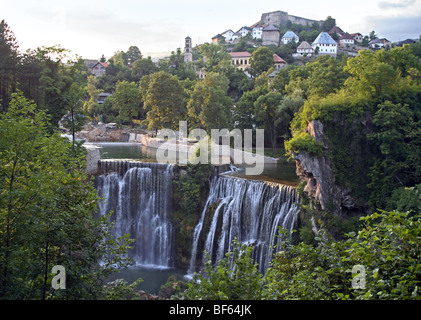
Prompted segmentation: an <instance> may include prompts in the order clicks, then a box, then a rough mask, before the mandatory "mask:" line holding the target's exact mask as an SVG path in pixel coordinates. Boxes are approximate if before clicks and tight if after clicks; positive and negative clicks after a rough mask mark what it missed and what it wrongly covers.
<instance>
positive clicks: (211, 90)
mask: <svg viewBox="0 0 421 320" xmlns="http://www.w3.org/2000/svg"><path fill="white" fill-rule="evenodd" d="M228 83H229V80H228V78H227V77H225V76H223V75H220V74H217V73H213V72H210V73H208V74H207V75H206V78H205V79H204V80H203V81H198V82H197V83H196V84H195V86H194V88H193V91H192V92H191V95H190V99H189V101H188V103H187V111H188V115H189V123H190V125H191V126H193V127H196V126H198V127H200V128H204V129H205V130H207V131H208V132H209V133H210V130H211V129H223V128H228V123H229V112H230V108H231V106H232V100H231V99H230V98H229V97H228V96H227V91H228Z"/></svg>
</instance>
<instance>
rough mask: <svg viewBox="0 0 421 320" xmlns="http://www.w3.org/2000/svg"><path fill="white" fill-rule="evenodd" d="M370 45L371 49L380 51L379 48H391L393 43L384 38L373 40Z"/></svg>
mask: <svg viewBox="0 0 421 320" xmlns="http://www.w3.org/2000/svg"><path fill="white" fill-rule="evenodd" d="M368 45H369V46H370V48H371V49H379V48H386V47H391V45H392V43H391V42H390V41H389V40H387V39H386V38H383V39H373V40H371V41H370V42H369V43H368Z"/></svg>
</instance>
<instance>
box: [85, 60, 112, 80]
mask: <svg viewBox="0 0 421 320" xmlns="http://www.w3.org/2000/svg"><path fill="white" fill-rule="evenodd" d="M107 67H108V63H105V62H99V61H97V62H96V63H94V64H92V65H91V66H90V67H89V69H90V71H91V72H92V73H93V74H94V75H95V77H99V76H102V75H103V74H105V71H106V69H107Z"/></svg>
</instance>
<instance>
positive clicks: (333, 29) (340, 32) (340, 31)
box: [328, 26, 345, 37]
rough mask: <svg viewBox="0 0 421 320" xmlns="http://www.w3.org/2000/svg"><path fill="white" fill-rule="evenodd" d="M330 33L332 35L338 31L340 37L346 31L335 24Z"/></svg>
mask: <svg viewBox="0 0 421 320" xmlns="http://www.w3.org/2000/svg"><path fill="white" fill-rule="evenodd" d="M328 33H329V34H330V35H332V36H333V35H334V34H335V33H336V34H337V35H338V37H340V36H342V35H344V34H345V32H344V31H343V30H342V29H341V28H339V27H338V26H334V27H333V28H332V29H330V30H329V32H328Z"/></svg>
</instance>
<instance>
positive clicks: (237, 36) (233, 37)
mask: <svg viewBox="0 0 421 320" xmlns="http://www.w3.org/2000/svg"><path fill="white" fill-rule="evenodd" d="M240 38H241V34H240V33H239V32H235V33H234V34H233V35H232V38H231V41H234V40H237V39H240Z"/></svg>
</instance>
